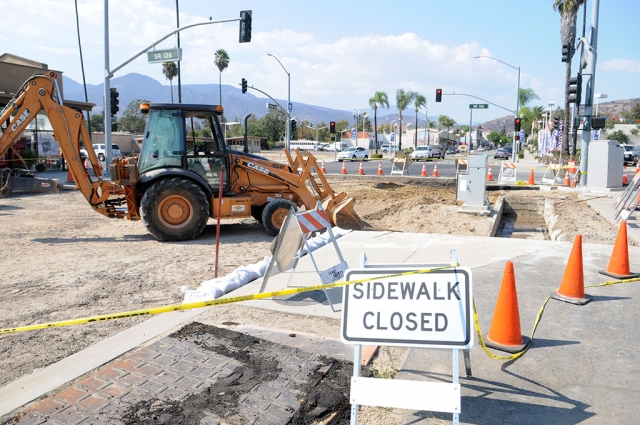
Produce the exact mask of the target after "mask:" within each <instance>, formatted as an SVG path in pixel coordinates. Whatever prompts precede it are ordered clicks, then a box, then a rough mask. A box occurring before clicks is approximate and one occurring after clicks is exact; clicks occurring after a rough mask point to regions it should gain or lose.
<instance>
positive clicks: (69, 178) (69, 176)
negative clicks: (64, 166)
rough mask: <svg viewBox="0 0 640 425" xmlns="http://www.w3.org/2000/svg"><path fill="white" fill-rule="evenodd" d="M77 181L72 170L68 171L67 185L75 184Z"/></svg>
mask: <svg viewBox="0 0 640 425" xmlns="http://www.w3.org/2000/svg"><path fill="white" fill-rule="evenodd" d="M75 182H76V181H75V180H74V179H73V174H71V169H68V170H67V183H75Z"/></svg>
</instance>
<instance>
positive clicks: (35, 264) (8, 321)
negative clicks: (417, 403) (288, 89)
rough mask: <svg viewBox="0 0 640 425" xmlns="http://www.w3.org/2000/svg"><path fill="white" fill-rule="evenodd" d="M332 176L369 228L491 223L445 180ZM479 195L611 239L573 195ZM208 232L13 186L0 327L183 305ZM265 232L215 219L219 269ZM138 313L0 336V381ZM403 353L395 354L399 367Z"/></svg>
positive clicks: (77, 197) (596, 238)
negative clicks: (523, 204)
mask: <svg viewBox="0 0 640 425" xmlns="http://www.w3.org/2000/svg"><path fill="white" fill-rule="evenodd" d="M330 182H331V185H332V187H333V188H334V190H336V191H345V192H347V193H348V194H349V195H350V196H353V197H355V198H356V205H355V210H356V212H357V213H358V214H359V215H360V217H361V218H362V219H363V220H364V221H365V222H366V224H367V227H366V230H391V231H397V232H417V233H437V234H454V235H474V236H485V237H486V236H489V235H490V233H491V229H492V227H493V221H492V218H491V217H487V216H483V215H475V214H462V213H458V212H457V211H458V208H459V205H458V202H457V201H456V193H455V186H454V183H453V181H451V180H445V179H437V178H430V179H424V180H419V179H405V178H393V179H392V178H387V177H382V178H375V177H367V178H357V177H356V176H354V178H340V177H336V178H335V179H334V178H330ZM487 195H488V198H489V201H490V203H491V204H492V205H493V204H494V203H496V201H497V200H498V199H500V198H504V197H509V196H517V197H531V198H536V199H546V200H547V202H551V204H552V207H553V217H554V224H553V227H554V229H555V237H556V238H558V239H561V240H567V241H570V240H572V239H573V237H574V235H576V234H578V233H580V234H582V236H583V241H584V243H595V244H611V245H612V244H613V243H614V241H615V239H616V235H617V228H616V227H614V226H613V225H611V224H610V223H609V222H608V221H606V220H605V219H603V218H602V217H600V216H599V215H598V213H596V212H595V211H593V210H592V209H591V208H590V207H589V206H588V205H587V204H586V202H581V200H580V199H579V198H578V196H577V194H575V193H569V192H561V191H549V192H541V191H537V190H518V191H512V192H511V191H489V192H487ZM215 234H216V229H215V221H214V220H212V219H211V220H210V221H209V225H208V227H207V229H206V230H205V231H204V233H203V234H202V235H201V236H200V237H198V238H197V239H195V240H192V241H188V242H179V243H162V242H158V241H157V240H155V239H154V238H153V237H152V236H151V235H150V234H148V233H147V231H146V229H145V227H144V225H143V224H142V223H139V222H130V221H125V220H110V219H107V218H105V217H103V216H101V215H99V214H96V213H95V212H93V211H92V210H91V208H89V207H88V206H87V205H86V201H85V200H84V198H83V197H82V195H81V194H80V193H79V192H76V191H61V192H60V193H56V194H47V195H44V194H28V193H13V194H11V195H10V196H8V197H5V198H2V199H0V238H1V240H2V241H3V253H4V255H3V256H2V258H1V259H0V268H1V270H2V273H3V277H2V279H1V281H0V282H1V285H2V291H1V293H0V305H1V306H2V307H1V310H0V328H3V329H4V328H12V327H17V326H24V325H31V324H37V323H47V322H54V321H59V320H65V319H73V318H79V317H87V316H94V315H102V314H109V313H117V312H124V311H131V310H136V309H141V308H148V307H156V306H161V305H166V304H177V303H180V302H181V301H182V297H183V295H182V293H181V290H180V288H181V287H182V286H183V285H185V286H187V287H189V288H190V289H195V288H197V287H198V286H199V284H200V283H201V282H203V281H205V280H209V279H212V278H213V277H214V268H215V239H216V238H215ZM272 239H273V238H272V237H271V236H269V235H268V234H267V233H266V232H265V231H264V228H263V227H262V226H261V225H260V224H259V223H258V222H256V221H254V220H237V221H227V222H224V223H223V224H222V226H221V238H220V244H221V245H220V257H219V275H224V274H227V273H229V272H231V271H233V270H234V269H236V268H237V267H238V266H241V265H246V264H252V263H255V262H258V261H260V260H262V259H263V258H264V257H265V256H269V255H270V252H269V245H270V244H271V241H272ZM208 318H209V321H210V322H214V323H220V324H222V323H223V322H229V321H232V322H234V323H240V324H246V325H251V324H255V325H260V326H263V327H269V326H272V327H274V328H276V329H286V330H291V331H297V332H309V333H313V334H317V335H330V336H333V337H337V336H338V335H339V327H340V324H339V322H338V321H336V320H331V319H318V318H313V319H311V318H309V317H306V316H296V315H290V314H283V313H277V312H265V311H262V310H258V309H255V308H250V307H246V306H243V305H242V304H231V305H224V306H219V307H212V308H211V311H210V312H209V313H208ZM144 320H146V318H144V317H134V318H127V319H120V320H111V321H105V322H98V323H89V324H85V325H79V326H69V327H59V328H49V329H43V330H37V331H29V332H20V333H12V334H6V335H2V336H0V353H2V356H1V357H0V369H1V370H2V371H3V373H2V374H1V375H0V386H4V385H6V384H8V383H10V382H12V381H14V380H16V379H18V378H20V377H22V376H24V375H27V374H30V373H32V372H33V371H34V370H38V369H40V368H43V367H45V366H47V365H50V364H52V363H55V362H57V361H59V360H61V359H63V358H65V357H67V356H69V355H71V354H73V353H76V352H78V351H81V350H83V349H85V348H87V347H89V346H91V345H93V344H95V343H96V342H98V341H101V340H103V339H105V338H107V337H109V336H112V335H114V334H116V333H119V332H121V331H123V330H124V329H127V328H129V327H132V326H134V325H135V324H137V323H140V322H141V321H144ZM384 353H385V351H381V354H380V355H379V358H378V359H376V360H374V363H373V365H372V367H373V369H374V370H378V373H382V372H380V371H383V370H384V371H387V372H385V373H389V374H390V375H392V374H393V371H392V370H391V371H389V369H390V367H389V361H390V358H389V357H388V356H387V355H386V354H384ZM401 355H402V354H401V353H400V352H398V353H396V354H395V362H394V364H395V366H396V367H397V366H398V363H399V360H398V359H399V358H401ZM392 366H393V365H392ZM391 369H393V367H391ZM134 414H135V412H132V415H134ZM132 418H135V416H132ZM138 419H140V418H138ZM367 423H376V422H375V421H374V420H371V421H369V422H367ZM380 423H383V422H380Z"/></svg>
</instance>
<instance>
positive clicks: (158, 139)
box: [139, 109, 184, 173]
mask: <svg viewBox="0 0 640 425" xmlns="http://www.w3.org/2000/svg"><path fill="white" fill-rule="evenodd" d="M182 129H183V117H182V112H181V111H177V110H158V109H152V110H151V111H149V118H148V121H147V127H146V129H145V134H144V140H143V141H142V150H141V152H140V162H139V170H140V173H144V172H146V171H149V170H151V169H154V168H164V167H181V166H182V157H183V152H184V135H183V134H182V131H183V130H182Z"/></svg>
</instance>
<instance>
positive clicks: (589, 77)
mask: <svg viewBox="0 0 640 425" xmlns="http://www.w3.org/2000/svg"><path fill="white" fill-rule="evenodd" d="M599 11H600V0H593V4H592V7H591V34H590V37H589V39H588V40H584V39H583V40H582V42H583V43H589V44H588V45H587V44H585V45H584V49H585V53H586V59H587V60H586V63H587V66H586V68H585V71H586V72H585V73H584V74H583V75H584V81H583V82H584V83H586V84H585V86H586V89H587V90H586V95H585V102H584V126H583V128H582V148H581V150H580V186H586V185H587V166H588V159H589V142H591V119H592V118H593V117H592V115H591V113H592V110H593V92H594V87H595V82H596V59H597V52H598V14H599ZM576 106H577V105H576Z"/></svg>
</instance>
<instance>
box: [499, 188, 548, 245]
mask: <svg viewBox="0 0 640 425" xmlns="http://www.w3.org/2000/svg"><path fill="white" fill-rule="evenodd" d="M501 208H502V214H501V216H500V223H499V225H498V228H497V231H496V234H495V237H498V238H517V239H538V240H549V239H551V238H550V237H549V226H548V225H547V222H546V220H545V199H544V198H533V197H518V196H507V197H504V198H502V207H501Z"/></svg>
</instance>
